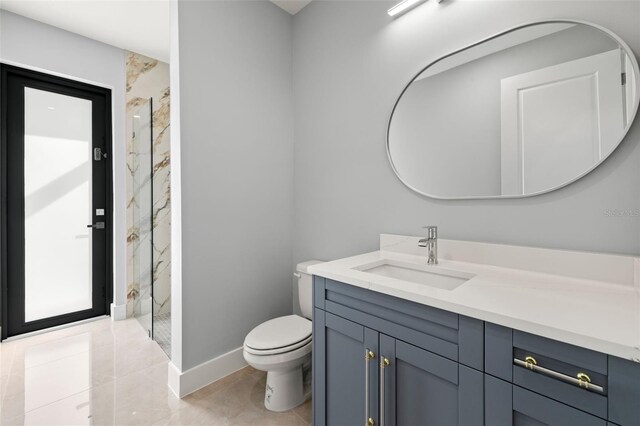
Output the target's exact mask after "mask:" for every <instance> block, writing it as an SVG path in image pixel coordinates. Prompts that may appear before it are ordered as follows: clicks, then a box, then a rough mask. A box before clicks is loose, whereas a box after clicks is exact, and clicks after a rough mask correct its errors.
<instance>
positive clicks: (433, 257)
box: [418, 226, 438, 265]
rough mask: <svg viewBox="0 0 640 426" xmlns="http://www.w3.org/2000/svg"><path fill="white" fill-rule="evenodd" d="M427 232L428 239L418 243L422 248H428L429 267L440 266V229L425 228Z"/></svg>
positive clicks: (433, 227) (435, 227)
mask: <svg viewBox="0 0 640 426" xmlns="http://www.w3.org/2000/svg"><path fill="white" fill-rule="evenodd" d="M422 229H426V230H427V237H426V238H422V239H421V240H420V241H418V245H419V246H420V247H426V248H427V265H437V264H438V227H437V226H423V227H422Z"/></svg>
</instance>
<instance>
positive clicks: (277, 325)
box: [244, 315, 311, 351]
mask: <svg viewBox="0 0 640 426" xmlns="http://www.w3.org/2000/svg"><path fill="white" fill-rule="evenodd" d="M310 336H311V321H309V320H308V319H306V318H302V317H300V316H298V315H287V316H285V317H279V318H274V319H272V320H269V321H267V322H264V323H262V324H260V325H259V326H257V327H256V328H254V329H253V330H251V332H250V333H249V334H247V337H246V338H245V339H244V344H245V346H247V347H249V348H251V349H256V350H259V351H264V350H271V349H278V348H286V347H289V346H293V345H295V344H297V343H300V342H301V341H303V340H307V339H308V338H309V337H310Z"/></svg>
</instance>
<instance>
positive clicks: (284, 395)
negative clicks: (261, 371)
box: [264, 365, 311, 412]
mask: <svg viewBox="0 0 640 426" xmlns="http://www.w3.org/2000/svg"><path fill="white" fill-rule="evenodd" d="M303 372H304V369H303V366H302V365H300V366H298V367H295V368H294V369H291V370H275V371H269V372H267V384H266V386H265V393H264V406H265V408H266V409H267V410H270V411H278V412H280V411H287V410H291V409H292V408H294V407H297V406H298V405H300V404H302V403H303V402H305V401H306V400H307V399H309V397H310V396H311V389H310V387H309V389H305V387H306V386H304V380H303V376H304V374H303Z"/></svg>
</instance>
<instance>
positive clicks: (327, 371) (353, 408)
mask: <svg viewBox="0 0 640 426" xmlns="http://www.w3.org/2000/svg"><path fill="white" fill-rule="evenodd" d="M313 320H314V322H313V327H314V328H313V332H314V340H313V369H314V371H313V373H314V395H317V397H315V398H314V399H313V403H314V413H315V414H314V424H316V425H344V426H348V425H358V426H360V425H364V424H365V413H367V419H368V418H369V417H371V418H374V417H375V418H377V416H376V415H374V414H373V413H377V410H378V392H377V390H378V363H377V354H378V333H377V332H375V331H372V330H370V329H367V328H365V327H363V326H362V325H360V324H357V323H354V322H352V321H348V320H346V319H344V318H340V317H338V316H336V315H332V314H330V313H327V312H324V311H321V310H320V309H315V312H314V318H313ZM320 366H322V367H320ZM320 370H321V371H322V372H320ZM369 413H371V414H369Z"/></svg>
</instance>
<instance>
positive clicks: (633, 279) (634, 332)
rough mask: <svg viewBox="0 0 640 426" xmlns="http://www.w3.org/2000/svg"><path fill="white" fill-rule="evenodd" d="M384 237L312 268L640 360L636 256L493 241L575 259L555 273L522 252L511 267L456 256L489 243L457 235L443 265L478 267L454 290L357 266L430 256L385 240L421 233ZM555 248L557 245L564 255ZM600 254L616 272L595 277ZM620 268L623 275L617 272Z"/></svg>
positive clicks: (407, 297)
mask: <svg viewBox="0 0 640 426" xmlns="http://www.w3.org/2000/svg"><path fill="white" fill-rule="evenodd" d="M385 237H386V240H385ZM381 238H382V240H381V248H382V249H381V250H378V251H374V252H371V253H366V254H361V255H358V256H352V257H347V258H344V259H339V260H335V261H332V262H326V263H321V264H317V265H313V266H310V267H309V273H311V274H313V275H317V276H321V277H325V278H329V279H332V280H335V281H339V282H343V283H346V284H350V285H353V286H356V287H361V288H365V289H369V290H371V291H375V292H378V293H383V294H387V295H390V296H394V297H398V298H401V299H405V300H410V301H413V302H417V303H421V304H424V305H428V306H433V307H436V308H440V309H444V310H447V311H451V312H454V313H457V314H460V315H466V316H469V317H472V318H477V319H480V320H483V321H488V322H491V323H494V324H498V325H502V326H505V327H510V328H513V329H516V330H521V331H524V332H528V333H532V334H536V335H539V336H543V337H547V338H550V339H555V340H559V341H562V342H566V343H570V344H573V345H576V346H581V347H584V348H588V349H591V350H594V351H598V352H603V353H606V354H609V355H613V356H617V357H620V358H625V359H629V360H633V361H635V362H640V290H639V287H638V285H637V280H638V272H637V270H638V264H639V262H638V259H636V258H633V257H629V256H615V255H606V254H603V255H599V254H594V253H580V252H567V251H561V250H545V249H530V248H522V247H517V246H499V245H486V246H487V247H489V248H490V249H491V250H493V251H494V252H495V253H494V254H498V255H499V253H500V250H506V251H508V252H509V253H513V250H510V248H511V249H513V248H516V249H520V250H525V252H526V250H538V252H539V253H538V254H536V253H535V252H531V253H532V255H531V256H528V257H530V258H532V260H531V262H535V261H536V259H537V258H536V256H546V257H547V258H548V257H549V256H551V257H552V258H554V259H558V260H559V261H562V260H563V259H566V263H567V264H571V265H570V267H567V269H566V270H563V269H562V267H558V266H557V265H555V266H554V269H553V271H554V272H555V273H549V272H545V268H537V269H538V270H536V268H531V269H533V270H531V269H523V266H526V263H525V264H523V263H522V259H521V258H520V259H519V260H518V261H514V264H517V266H518V268H514V267H508V264H509V262H508V261H504V262H501V263H503V264H501V265H500V266H496V265H495V264H485V263H478V262H477V261H478V259H483V258H488V259H490V256H487V255H486V254H484V255H480V256H476V255H474V256H475V257H474V256H458V257H460V258H461V259H456V255H455V254H452V253H453V252H455V250H456V247H458V246H460V245H464V247H465V248H467V249H468V248H469V247H472V249H473V250H476V251H478V250H479V251H481V250H482V249H483V247H484V246H485V245H484V244H482V243H468V244H471V246H470V245H468V244H467V243H465V242H453V241H451V244H449V245H448V246H447V244H446V242H445V246H447V247H449V249H445V252H446V253H445V255H444V257H447V258H448V259H447V258H443V256H441V257H440V258H439V264H438V267H439V268H444V269H448V270H452V271H458V272H464V273H467V274H472V275H473V277H472V278H471V279H469V280H468V281H466V282H465V283H463V284H462V285H460V286H459V287H457V288H455V289H453V290H447V289H441V288H436V287H431V286H429V285H425V284H418V283H415V282H411V281H404V280H400V279H396V278H389V277H385V276H381V275H377V274H373V273H369V272H366V271H361V270H358V269H357V268H358V267H361V266H362V265H365V264H371V263H374V262H378V261H381V260H385V259H388V260H395V261H398V262H407V263H412V264H422V265H424V264H425V263H426V257H425V256H423V255H420V254H416V253H418V251H417V250H418V249H415V250H414V249H410V250H404V252H403V250H402V249H399V250H396V249H395V248H390V247H387V246H385V241H386V243H388V242H389V241H390V240H393V239H394V238H395V239H396V240H398V239H400V238H407V239H408V240H404V241H405V243H403V244H404V246H406V247H412V246H413V245H416V246H417V244H415V242H416V241H417V239H415V238H416V237H399V236H385V235H383V236H381ZM454 243H455V244H454ZM403 244H400V245H401V246H402V245H403ZM473 244H475V246H473ZM391 246H394V244H391ZM473 250H471V251H473ZM549 252H557V253H555V254H557V256H555V257H554V256H553V255H554V253H549ZM599 256H601V257H599ZM507 257H508V256H507ZM469 260H473V261H469ZM594 261H596V262H598V261H599V262H600V263H601V268H609V270H610V273H609V272H607V271H604V273H601V274H597V273H595V272H594V275H598V276H597V278H599V279H589V268H592V267H593V262H594ZM581 262H588V265H587V264H586V263H585V264H583V265H581ZM492 263H496V262H492ZM540 269H542V271H541V270H540ZM547 269H549V268H547ZM598 270H599V269H594V271H598ZM585 271H586V272H585ZM625 273H626V274H627V275H628V274H631V276H630V277H628V278H629V279H628V280H627V281H628V282H626V281H625V277H624V276H623V274H625ZM608 274H609V275H608ZM616 274H617V275H616ZM572 275H578V276H572ZM609 276H611V277H612V278H610V279H611V280H612V281H603V280H602V278H603V277H604V278H605V279H609V278H608V277H609ZM619 276H622V278H621V279H618V277H619Z"/></svg>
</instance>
